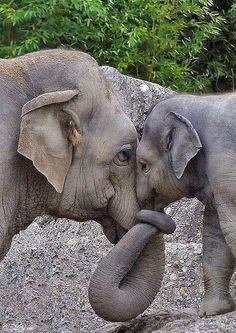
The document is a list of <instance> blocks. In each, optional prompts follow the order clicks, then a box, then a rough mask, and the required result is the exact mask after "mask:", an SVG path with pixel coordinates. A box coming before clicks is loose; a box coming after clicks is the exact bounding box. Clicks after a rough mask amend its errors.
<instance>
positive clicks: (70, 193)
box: [0, 50, 164, 320]
mask: <svg viewBox="0 0 236 333" xmlns="http://www.w3.org/2000/svg"><path fill="white" fill-rule="evenodd" d="M0 101H1V105H0V152H1V154H0V189H1V192H0V195H1V200H0V225H1V229H0V257H1V258H3V256H4V255H5V253H6V252H7V250H8V249H9V247H10V244H11V239H12V236H13V235H14V234H16V233H18V232H19V231H20V230H21V229H25V228H26V227H27V226H28V225H29V224H30V223H31V222H32V221H33V219H34V218H35V217H36V216H38V215H41V214H45V213H46V214H49V215H52V216H55V217H64V218H69V219H72V220H75V221H85V220H88V219H95V220H96V221H98V222H99V223H101V224H102V226H103V229H104V232H105V234H106V235H107V237H108V238H109V240H110V241H111V242H113V243H115V242H116V241H117V240H118V239H120V238H121V236H122V235H123V234H124V231H125V230H128V229H130V228H131V227H132V226H133V225H134V224H135V215H136V213H137V212H138V210H139V206H138V203H137V198H136V191H135V170H136V160H135V150H136V145H137V133H136V130H135V128H134V126H133V124H132V123H131V121H130V120H129V119H128V118H127V116H126V115H125V114H124V113H123V112H121V110H120V109H119V105H118V104H117V102H116V101H115V99H114V97H113V94H112V92H111V91H110V88H109V85H108V83H107V82H106V80H105V79H104V78H103V76H102V74H101V73H100V71H99V67H98V65H97V63H96V61H95V60H94V59H93V58H91V57H90V56H89V55H87V54H84V53H82V52H77V51H66V50H48V51H41V52H36V53H32V54H28V55H26V56H22V57H19V58H16V59H10V60H3V59H1V60H0ZM153 230H155V232H154V233H156V230H157V229H155V228H153V227H152V226H150V225H146V227H145V230H144V232H146V233H147V237H146V243H148V240H149V238H150V237H151V236H153ZM138 233H139V232H138V231H135V230H134V232H132V235H131V236H132V237H133V236H134V239H136V242H134V243H130V242H129V237H131V236H129V235H128V236H127V237H128V238H127V237H126V239H128V243H130V244H131V248H132V247H133V250H134V252H137V251H138V252H141V251H142V248H143V242H141V241H139V239H138V237H136V236H138ZM147 238H148V239H147ZM131 239H133V238H131ZM159 239H160V242H158V241H157V240H159ZM114 251H115V254H116V248H114ZM114 251H113V252H114ZM163 251H164V250H163V241H162V237H161V236H157V237H156V236H154V240H151V241H150V244H149V245H148V250H146V251H145V253H144V256H143V255H142V253H141V254H140V257H139V259H138V261H137V265H138V266H139V265H140V267H145V262H147V261H148V258H152V257H153V255H152V253H153V252H156V253H157V254H158V255H157V256H159V257H161V260H159V262H158V264H159V266H160V274H159V271H157V269H156V267H155V265H156V262H155V263H150V264H148V265H147V269H148V270H149V271H150V272H152V275H153V276H154V278H152V283H150V281H149V280H147V281H146V278H145V276H143V279H138V278H137V277H136V276H135V275H134V276H133V280H130V282H128V283H126V293H123V298H122V304H123V305H125V304H127V306H126V307H124V308H123V309H122V308H120V313H117V319H118V320H119V318H123V317H124V315H123V312H124V311H126V310H127V307H128V308H131V309H135V307H137V306H138V307H139V310H140V311H143V310H144V309H145V307H146V302H144V301H143V293H144V294H146V293H148V290H149V289H152V288H154V287H153V285H155V284H156V281H159V280H161V279H162V275H163V265H164V259H163V258H162V257H163ZM132 253H133V252H132V251H131V252H130V253H124V256H125V257H127V258H128V261H129V263H130V268H131V267H132V264H134V262H135V261H136V259H137V258H135V259H133V257H132V256H133V254H132ZM143 257H144V258H143ZM116 258H117V259H116V261H115V262H113V265H115V267H116V269H117V270H119V267H120V266H121V268H120V272H121V274H122V272H124V273H123V274H126V271H125V269H122V261H123V258H122V256H116ZM107 265H108V268H109V267H110V266H109V261H108V263H107ZM105 270H106V268H105ZM98 272H99V269H98ZM103 272H104V267H103V269H102V273H103ZM111 274H113V276H114V277H115V276H116V274H117V272H116V271H115V270H113V271H112V272H111ZM97 276H98V279H99V274H98V275H97ZM147 282H148V283H147ZM118 287H119V286H117V288H118ZM96 288H97V286H96V285H94V288H93V290H91V294H93V292H95V293H96ZM134 289H135V290H136V294H137V293H139V294H137V298H136V299H134V300H133V302H130V300H129V299H127V297H129V295H130V294H132V291H133V290H134ZM113 291H114V295H115V293H116V286H115V287H114V288H113ZM110 295H111V296H112V294H111V293H110ZM102 297H103V295H101V301H102ZM114 299H115V296H114ZM108 301H109V300H108ZM103 303H104V304H105V305H106V301H104V302H103ZM142 304H143V305H142ZM134 313H135V314H136V313H137V311H136V312H134ZM112 314H113V309H112V308H110V314H109V313H107V317H106V318H107V319H108V320H109V318H110V317H112ZM131 315H132V314H131Z"/></svg>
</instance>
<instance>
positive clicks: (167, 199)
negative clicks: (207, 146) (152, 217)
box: [137, 97, 202, 210]
mask: <svg viewBox="0 0 236 333" xmlns="http://www.w3.org/2000/svg"><path fill="white" fill-rule="evenodd" d="M177 101H178V100H177ZM175 103H176V101H174V102H173V103H172V98H171V97H170V98H167V99H166V100H163V101H160V102H159V103H157V104H156V105H155V106H154V107H153V108H151V110H150V112H149V115H148V117H147V119H146V122H145V125H144V131H143V135H142V139H141V141H140V143H139V145H138V148H137V168H138V172H137V173H138V175H137V193H138V199H139V202H140V205H141V206H142V207H145V208H151V209H153V208H154V209H155V210H162V209H163V208H164V207H166V206H167V205H168V204H170V203H171V202H173V201H176V200H179V199H180V198H182V197H184V196H187V197H191V187H192V186H193V184H194V178H195V177H197V175H193V173H191V166H192V165H193V163H195V159H194V157H195V156H196V155H197V154H198V152H199V150H200V149H201V147H202V145H201V141H200V138H199V136H198V133H197V132H196V130H195V129H194V127H193V126H192V124H191V122H190V120H189V119H187V118H186V117H185V116H183V115H182V114H180V113H177V112H175V106H176V105H175ZM150 204H151V205H150ZM148 205H149V207H148Z"/></svg>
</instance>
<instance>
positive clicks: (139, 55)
mask: <svg viewBox="0 0 236 333" xmlns="http://www.w3.org/2000/svg"><path fill="white" fill-rule="evenodd" d="M0 22H1V25H0V57H3V58H8V57H12V56H17V55H21V54H24V53H27V52H31V51H35V50H39V49H44V48H55V47H66V48H68V47H69V48H70V47H71V48H75V49H80V50H83V51H85V52H88V53H90V54H91V55H93V56H94V57H95V58H96V59H97V60H98V62H99V63H100V64H103V65H104V64H108V65H110V66H114V67H116V68H117V69H119V70H120V71H121V72H123V73H125V74H130V75H132V76H135V77H138V78H141V79H146V80H150V81H153V82H156V83H159V84H161V85H163V86H165V87H170V88H172V89H175V90H179V91H198V92H199V91H201V92H211V91H218V92H219V91H232V90H234V88H235V85H236V54H235V48H236V1H235V0H215V1H206V0H196V1H193V0H172V1H171V0H129V1H127V0H105V1H102V0H19V1H3V0H0Z"/></svg>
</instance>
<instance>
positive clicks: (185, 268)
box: [0, 67, 236, 333]
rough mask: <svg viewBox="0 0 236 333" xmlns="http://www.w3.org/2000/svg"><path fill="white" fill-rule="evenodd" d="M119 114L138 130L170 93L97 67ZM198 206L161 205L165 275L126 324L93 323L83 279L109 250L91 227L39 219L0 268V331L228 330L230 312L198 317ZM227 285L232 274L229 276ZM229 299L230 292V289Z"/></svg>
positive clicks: (230, 327)
mask: <svg viewBox="0 0 236 333" xmlns="http://www.w3.org/2000/svg"><path fill="white" fill-rule="evenodd" d="M101 70H102V71H103V73H104V74H105V75H106V77H107V79H108V80H109V82H110V83H111V86H112V89H113V91H114V93H115V94H116V95H117V98H118V99H119V102H120V104H121V106H122V108H123V109H124V111H125V112H126V113H127V114H128V115H129V116H130V118H131V119H132V120H133V122H134V124H135V125H136V127H137V128H138V130H139V133H141V131H142V126H143V122H144V119H145V115H146V112H147V110H148V109H149V107H150V105H152V104H153V103H154V102H155V101H157V100H158V99H159V98H162V97H164V96H167V95H169V94H171V93H173V92H172V91H171V90H168V89H164V88H162V87H161V86H159V85H156V84H153V83H150V82H144V81H141V80H137V79H133V78H131V77H128V76H124V75H121V74H120V73H119V72H118V71H117V70H115V69H113V68H110V67H101ZM202 210H203V207H202V205H201V204H199V202H198V201H197V200H188V199H183V200H181V201H180V202H178V203H175V204H173V205H171V206H170V207H168V211H167V212H168V214H170V215H171V216H173V218H174V219H175V221H176V223H177V230H176V232H175V233H174V235H169V236H167V237H166V274H165V278H164V281H163V284H162V288H161V291H160V293H159V294H158V295H157V297H156V299H155V301H154V302H153V304H152V306H151V307H150V308H149V309H147V310H146V311H145V313H144V314H143V315H141V316H139V317H138V318H137V319H134V320H132V321H131V322H128V323H109V322H106V321H104V320H102V319H100V318H98V317H97V316H96V315H95V314H94V312H93V310H92V308H91V306H90V304H89V302H88V295H87V290H88V284H89V278H90V276H91V274H92V272H93V271H94V269H95V267H96V265H97V262H98V260H99V259H100V258H101V257H102V256H103V255H104V254H105V253H107V251H109V249H110V248H111V245H110V244H109V242H108V241H107V240H106V238H105V236H104V235H103V234H102V230H101V227H100V226H99V225H98V224H97V223H96V222H87V223H75V222H73V221H69V220H61V219H52V218H50V217H43V218H38V219H36V220H35V221H34V222H33V223H32V224H31V225H30V227H29V228H28V229H27V230H25V231H23V232H21V233H20V234H19V235H16V236H15V237H14V240H13V243H12V247H11V249H10V251H9V252H8V254H7V256H6V257H5V258H4V260H3V261H2V262H1V263H0V299H1V302H0V332H1V333H31V332H32V333H78V332H81V333H93V332H97V333H98V332H99V333H106V332H109V333H111V332H114V333H115V332H116V333H125V332H129V333H135V332H137V333H147V332H153V333H154V332H162V333H167V332H168V333H170V332H178V333H182V332H184V333H185V332H186V333H191V332H193V333H195V332H196V333H199V332H209V333H211V332H214V333H215V332H216V333H218V332H232V333H233V332H235V324H234V323H235V320H236V313H235V312H234V313H230V314H226V315H222V316H218V317H214V318H206V319H200V318H199V317H198V316H197V314H196V310H197V306H198V304H199V301H200V299H201V297H202V292H203V286H202V272H201V236H200V231H201V221H202ZM233 285H235V277H234V279H233ZM232 293H233V294H234V297H235V288H232Z"/></svg>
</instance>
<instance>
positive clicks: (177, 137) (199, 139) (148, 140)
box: [136, 93, 236, 316]
mask: <svg viewBox="0 0 236 333" xmlns="http://www.w3.org/2000/svg"><path fill="white" fill-rule="evenodd" d="M235 131H236V94H235V93H227V94H216V95H214V94H212V95H191V94H173V95H171V96H170V97H169V98H166V99H163V100H159V101H158V102H157V103H156V104H155V105H154V106H152V107H151V108H150V110H149V113H148V116H147V118H146V121H145V125H144V131H143V135H142V138H141V141H140V143H139V145H138V148H137V155H136V156H137V169H138V171H137V196H138V200H139V203H140V205H141V207H146V208H147V207H148V208H149V209H150V210H154V211H161V210H162V209H163V208H164V207H166V206H167V205H168V204H170V203H171V202H173V201H176V200H179V199H180V198H182V197H188V198H193V197H196V198H197V199H198V200H200V201H201V202H202V203H203V204H204V206H205V212H204V220H203V231H202V237H203V279H204V288H205V293H204V297H203V300H202V302H201V304H200V307H199V315H200V316H211V315H217V314H222V313H226V312H230V311H233V310H234V309H235V304H234V301H233V299H232V297H231V295H230V292H229V285H230V279H231V276H232V274H233V272H234V266H235V258H236V191H235V188H236V182H235V180H236V148H235V147H236V137H234V133H235ZM143 218H144V219H145V214H143Z"/></svg>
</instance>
